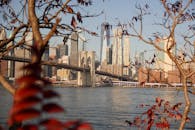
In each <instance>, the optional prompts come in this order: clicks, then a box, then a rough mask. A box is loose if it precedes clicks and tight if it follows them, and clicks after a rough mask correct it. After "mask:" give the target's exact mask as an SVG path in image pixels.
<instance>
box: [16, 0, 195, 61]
mask: <svg viewBox="0 0 195 130" xmlns="http://www.w3.org/2000/svg"><path fill="white" fill-rule="evenodd" d="M12 2H13V4H14V5H15V6H14V7H16V8H17V7H18V6H17V4H16V3H18V2H16V1H15V0H14V1H12ZM73 2H74V3H75V2H76V0H73ZM70 4H72V3H71V2H70ZM139 4H141V5H145V4H148V6H149V11H150V12H152V15H149V16H147V17H146V18H144V30H145V31H144V32H143V35H144V36H145V37H147V38H149V36H150V34H152V33H153V32H156V31H159V27H157V26H154V23H157V22H161V21H160V19H161V18H162V16H163V11H164V10H163V7H162V5H161V4H160V0H92V6H88V7H83V8H82V7H81V8H78V9H75V8H74V9H75V10H74V11H75V12H76V11H81V13H83V14H84V13H87V14H92V15H94V14H99V13H100V12H102V11H103V12H104V13H103V14H102V15H100V16H98V17H92V18H84V19H83V23H82V24H81V23H79V26H81V27H83V28H86V29H88V30H90V31H92V32H96V33H98V34H99V36H100V31H101V30H100V26H101V24H102V23H103V22H108V23H110V24H111V25H112V26H113V27H112V28H115V25H117V24H118V23H119V22H120V23H121V24H127V23H128V21H130V20H131V19H132V17H133V16H135V15H137V14H138V10H136V8H135V5H139ZM194 5H195V2H194V3H193V5H192V6H194ZM70 18H71V17H70ZM63 22H64V23H70V20H67V19H66V18H64V20H63V21H61V23H63ZM184 28H185V27H180V28H179V29H178V30H179V31H178V32H179V33H181V32H183V30H184ZM136 29H139V28H138V27H137V28H136ZM160 29H161V28H160ZM112 31H113V30H111V32H112ZM160 31H161V30H160ZM83 36H84V37H85V38H86V39H87V43H86V49H87V50H89V51H96V54H97V56H96V58H97V59H99V58H100V56H99V55H100V54H99V53H100V44H101V43H100V37H96V36H91V35H89V34H88V33H83ZM61 42H62V39H59V38H56V39H55V38H54V40H51V41H50V44H51V45H56V44H59V43H61ZM111 43H112V39H111ZM130 50H131V52H130V57H131V59H132V60H134V57H135V54H136V53H139V52H146V53H145V55H147V56H146V57H147V59H149V58H150V57H152V56H153V53H154V48H152V46H149V45H146V44H145V43H143V42H141V41H139V40H137V39H136V38H134V37H130Z"/></svg>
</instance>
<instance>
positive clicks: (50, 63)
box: [0, 56, 133, 85]
mask: <svg viewBox="0 0 195 130" xmlns="http://www.w3.org/2000/svg"><path fill="white" fill-rule="evenodd" d="M0 59H1V60H10V61H16V62H27V63H30V59H28V58H21V57H15V56H4V57H1V58H0ZM41 64H42V65H47V66H54V67H58V68H65V69H70V70H75V71H78V72H80V73H81V74H82V75H81V76H82V77H84V76H86V74H87V73H91V72H94V74H98V75H103V76H108V77H111V78H116V79H119V80H121V81H133V80H132V79H131V78H130V77H127V76H121V75H116V74H112V73H108V72H104V71H99V70H95V67H90V66H73V65H69V64H64V63H57V62H54V61H41ZM81 64H82V63H81ZM92 69H93V70H92ZM89 76H92V77H91V78H90V79H94V78H95V75H89ZM88 79H89V78H88ZM94 81H95V80H94ZM92 82H93V80H92ZM91 84H94V83H91ZM81 85H83V83H81Z"/></svg>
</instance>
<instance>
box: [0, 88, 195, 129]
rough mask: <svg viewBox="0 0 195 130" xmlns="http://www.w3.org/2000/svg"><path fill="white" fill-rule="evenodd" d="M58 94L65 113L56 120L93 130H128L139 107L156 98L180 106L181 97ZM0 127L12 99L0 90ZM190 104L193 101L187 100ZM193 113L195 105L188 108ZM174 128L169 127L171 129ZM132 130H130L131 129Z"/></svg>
mask: <svg viewBox="0 0 195 130" xmlns="http://www.w3.org/2000/svg"><path fill="white" fill-rule="evenodd" d="M55 90H56V91H58V92H59V93H60V94H61V101H60V102H59V103H60V104H61V105H63V106H64V107H65V109H66V113H65V114H64V115H61V116H60V117H59V118H60V119H61V120H63V121H65V120H70V119H82V120H85V121H88V122H90V123H92V125H93V127H94V129H95V130H130V128H129V126H128V125H127V124H126V123H125V122H124V121H125V120H130V119H133V118H134V117H135V116H137V115H140V113H142V112H143V111H144V110H143V109H140V108H137V105H139V104H145V103H147V104H154V101H155V98H156V97H161V98H163V99H165V100H169V101H170V102H171V103H173V104H174V103H177V102H183V93H182V92H179V93H178V92H177V91H175V90H173V89H148V88H120V87H105V88H55ZM0 99H3V100H2V101H1V102H0V108H1V111H0V125H2V124H4V125H5V122H6V120H7V115H8V112H9V108H10V106H11V101H12V96H11V95H10V94H9V93H8V92H6V91H4V89H0ZM191 101H192V103H195V97H194V96H191ZM192 110H193V111H195V104H192ZM190 117H191V119H192V121H191V123H190V124H188V125H187V127H188V128H189V129H192V128H195V124H193V122H195V115H194V114H190ZM175 128H177V127H175V126H174V127H172V128H171V129H175ZM131 129H132V128H131Z"/></svg>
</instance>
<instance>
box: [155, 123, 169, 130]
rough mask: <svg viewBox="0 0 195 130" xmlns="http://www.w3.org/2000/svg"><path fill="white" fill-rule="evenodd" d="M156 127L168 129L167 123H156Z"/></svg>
mask: <svg viewBox="0 0 195 130" xmlns="http://www.w3.org/2000/svg"><path fill="white" fill-rule="evenodd" d="M156 127H157V128H161V129H163V128H169V127H170V125H169V123H168V122H159V123H156Z"/></svg>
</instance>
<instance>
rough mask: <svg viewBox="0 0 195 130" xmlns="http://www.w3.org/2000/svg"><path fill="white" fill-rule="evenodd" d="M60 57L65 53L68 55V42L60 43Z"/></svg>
mask: <svg viewBox="0 0 195 130" xmlns="http://www.w3.org/2000/svg"><path fill="white" fill-rule="evenodd" d="M58 49H59V51H58V53H59V54H58V57H59V58H61V57H62V56H64V55H68V45H67V44H59V45H58Z"/></svg>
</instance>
